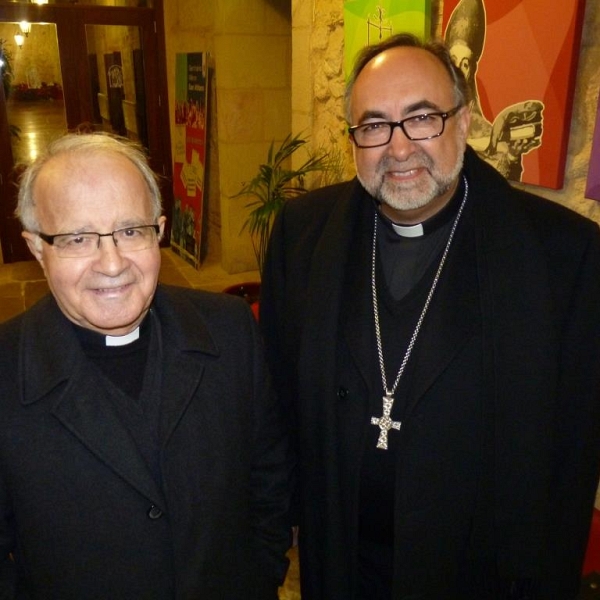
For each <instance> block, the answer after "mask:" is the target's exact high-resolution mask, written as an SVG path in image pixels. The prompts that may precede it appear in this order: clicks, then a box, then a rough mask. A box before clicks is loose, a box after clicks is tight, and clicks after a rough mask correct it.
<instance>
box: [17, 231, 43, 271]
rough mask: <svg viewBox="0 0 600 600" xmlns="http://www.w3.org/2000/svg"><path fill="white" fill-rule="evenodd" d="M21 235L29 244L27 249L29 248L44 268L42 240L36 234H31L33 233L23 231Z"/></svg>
mask: <svg viewBox="0 0 600 600" xmlns="http://www.w3.org/2000/svg"><path fill="white" fill-rule="evenodd" d="M21 235H22V236H23V239H24V240H25V241H26V242H27V247H28V248H29V251H30V252H31V254H33V256H34V257H35V259H36V260H37V261H38V262H39V263H40V265H42V268H43V267H44V259H43V257H42V240H41V239H40V237H39V236H38V235H36V234H35V233H31V231H23V233H21Z"/></svg>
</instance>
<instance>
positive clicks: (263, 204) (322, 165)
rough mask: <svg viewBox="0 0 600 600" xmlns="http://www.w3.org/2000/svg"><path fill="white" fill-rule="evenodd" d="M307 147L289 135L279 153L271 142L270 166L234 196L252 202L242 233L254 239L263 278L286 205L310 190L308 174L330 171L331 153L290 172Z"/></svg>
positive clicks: (268, 160)
mask: <svg viewBox="0 0 600 600" xmlns="http://www.w3.org/2000/svg"><path fill="white" fill-rule="evenodd" d="M306 143H307V140H306V139H303V138H301V137H300V135H295V136H293V137H292V135H291V134H290V135H288V136H287V137H286V138H285V140H283V142H282V143H281V145H280V146H279V147H278V148H277V149H276V148H275V143H274V142H271V145H270V146H269V151H268V153H267V162H266V163H264V164H261V165H260V166H259V169H258V174H257V175H256V177H254V179H252V180H251V181H249V182H248V183H246V184H245V185H244V186H243V187H242V189H241V190H240V191H239V192H238V193H237V194H236V195H235V196H234V198H237V197H239V196H249V197H250V198H251V201H250V202H248V204H246V208H248V209H250V212H249V213H248V218H247V219H246V221H245V223H244V225H243V227H242V231H244V230H246V229H247V230H248V232H249V233H250V237H251V239H252V245H253V248H254V254H255V256H256V260H257V263H258V268H259V271H260V273H261V275H262V270H263V265H264V260H265V254H266V251H267V244H268V241H269V236H270V234H271V227H272V225H273V220H274V219H275V216H276V215H277V213H278V212H279V211H280V210H281V208H282V207H283V205H284V204H285V202H287V201H288V200H289V199H290V198H295V197H297V196H300V195H301V194H304V193H306V192H307V191H308V190H307V189H306V187H305V186H304V178H305V176H306V175H307V174H308V173H311V172H315V171H326V170H327V168H328V153H326V152H323V153H320V154H317V155H314V156H310V157H309V158H308V159H307V160H306V161H305V162H304V163H303V164H302V165H300V166H299V167H297V168H296V169H291V168H288V165H289V162H290V159H291V157H292V154H294V152H296V151H297V150H298V149H299V148H301V147H302V146H303V145H304V144H306Z"/></svg>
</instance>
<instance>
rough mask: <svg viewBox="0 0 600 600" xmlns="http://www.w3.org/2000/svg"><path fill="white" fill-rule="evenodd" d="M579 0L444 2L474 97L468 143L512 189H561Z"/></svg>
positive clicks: (453, 46) (446, 24) (450, 41)
mask: <svg viewBox="0 0 600 600" xmlns="http://www.w3.org/2000/svg"><path fill="white" fill-rule="evenodd" d="M583 11H584V1H583V0H560V1H559V2H552V3H550V4H549V3H548V1H547V0H446V1H445V2H444V12H443V31H444V39H445V41H446V43H447V45H448V46H449V48H450V51H451V54H452V56H453V59H454V61H455V63H456V64H457V65H458V66H460V67H461V69H462V70H463V72H464V73H465V75H466V76H467V79H468V81H469V84H470V89H471V93H472V102H471V114H472V121H473V122H472V126H471V131H470V136H469V143H470V144H471V146H473V147H474V148H475V150H477V152H478V153H479V155H480V156H481V157H482V158H484V159H485V160H486V161H487V162H489V163H490V164H492V165H493V166H494V167H496V168H497V169H498V170H499V171H500V172H502V173H503V174H504V175H505V176H507V177H508V178H509V179H511V180H513V181H522V182H525V183H532V184H536V185H541V186H545V187H549V188H560V187H562V185H563V174H564V165H565V159H566V153H567V145H568V137H569V126H570V122H571V108H572V99H573V92H574V83H575V74H576V67H577V59H578V55H579V41H580V36H581V27H582V21H583Z"/></svg>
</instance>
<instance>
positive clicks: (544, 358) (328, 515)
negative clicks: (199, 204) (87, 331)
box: [260, 34, 600, 600]
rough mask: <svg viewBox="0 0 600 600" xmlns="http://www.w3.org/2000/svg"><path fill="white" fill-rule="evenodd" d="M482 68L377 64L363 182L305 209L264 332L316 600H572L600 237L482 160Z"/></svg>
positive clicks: (356, 92)
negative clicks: (291, 435) (476, 140)
mask: <svg viewBox="0 0 600 600" xmlns="http://www.w3.org/2000/svg"><path fill="white" fill-rule="evenodd" d="M468 104H469V98H468V90H467V85H466V82H465V80H464V76H463V74H462V72H461V71H460V70H459V69H458V68H457V67H455V65H454V64H453V62H452V60H451V57H450V55H449V53H448V51H447V49H446V48H445V47H444V46H443V45H442V44H438V43H435V42H432V43H421V42H420V41H419V40H417V39H416V38H414V37H413V36H410V35H405V34H400V35H397V36H394V37H391V38H389V39H387V40H385V41H383V42H382V43H380V44H378V45H375V46H371V47H367V48H365V49H364V51H363V52H362V53H361V54H360V55H359V56H358V57H357V60H356V64H355V68H354V71H353V73H352V75H351V77H350V79H349V83H348V86H347V92H346V111H347V114H346V118H347V121H348V124H349V130H348V131H349V135H350V140H351V142H352V148H353V154H354V162H355V166H356V172H357V178H356V179H354V180H352V181H350V182H346V183H342V184H337V185H335V186H331V187H326V188H324V189H321V190H317V191H314V192H311V193H309V194H307V195H306V196H303V197H301V198H298V199H295V200H293V201H291V202H288V203H286V205H285V206H284V208H283V210H282V211H281V213H280V215H279V217H278V219H277V221H276V223H275V226H274V230H273V234H272V238H271V241H270V246H269V251H268V255H267V260H266V265H265V269H264V276H263V282H262V288H261V311H260V323H261V327H262V329H263V333H264V335H265V339H266V345H267V354H268V359H269V362H270V364H271V368H272V372H273V375H274V379H275V383H276V388H277V391H278V392H279V395H280V397H281V399H282V401H283V402H284V403H285V406H286V410H287V411H288V414H289V415H290V420H291V421H292V423H293V426H294V429H295V433H296V435H295V440H296V441H297V452H298V454H299V473H300V485H299V494H298V497H297V498H296V506H297V515H296V517H297V524H298V525H299V550H300V574H301V583H302V598H303V600H349V599H352V600H408V599H409V598H411V599H412V598H414V599H417V598H418V599H419V600H496V599H512V600H525V599H530V600H533V599H535V600H567V599H574V598H575V597H576V596H577V594H578V591H579V581H580V573H581V565H582V560H583V555H584V551H585V545H586V539H587V532H588V528H589V522H590V517H591V511H592V507H593V503H594V495H595V491H596V485H597V474H598V467H599V465H600V402H599V390H600V276H599V274H600V234H599V231H598V226H597V225H596V224H595V223H593V222H592V221H589V220H587V219H585V218H583V217H581V216H579V215H577V214H575V213H574V212H572V211H570V210H567V209H566V208H564V207H561V206H558V205H557V204H554V203H552V202H549V201H546V200H543V199H541V198H539V197H536V196H534V195H532V194H529V193H526V192H523V191H518V190H516V189H513V188H512V187H511V186H510V185H509V184H508V182H507V181H506V180H505V179H504V178H503V177H502V176H501V175H500V174H499V173H497V172H496V171H494V169H493V168H492V167H490V166H489V165H488V164H486V163H485V162H483V161H482V160H481V159H480V158H478V157H477V155H476V154H475V153H474V151H473V150H472V149H471V148H469V147H468V146H467V143H466V140H467V132H468V129H469V121H470V116H469V112H468V108H467V107H468Z"/></svg>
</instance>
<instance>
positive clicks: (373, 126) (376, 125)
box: [360, 121, 389, 134]
mask: <svg viewBox="0 0 600 600" xmlns="http://www.w3.org/2000/svg"><path fill="white" fill-rule="evenodd" d="M388 127H389V125H388V124H387V123H386V122H385V121H375V122H373V123H365V124H364V125H361V126H360V128H361V130H362V131H363V132H364V133H367V134H369V133H380V132H381V131H385V130H386V129H387V128H388Z"/></svg>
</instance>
